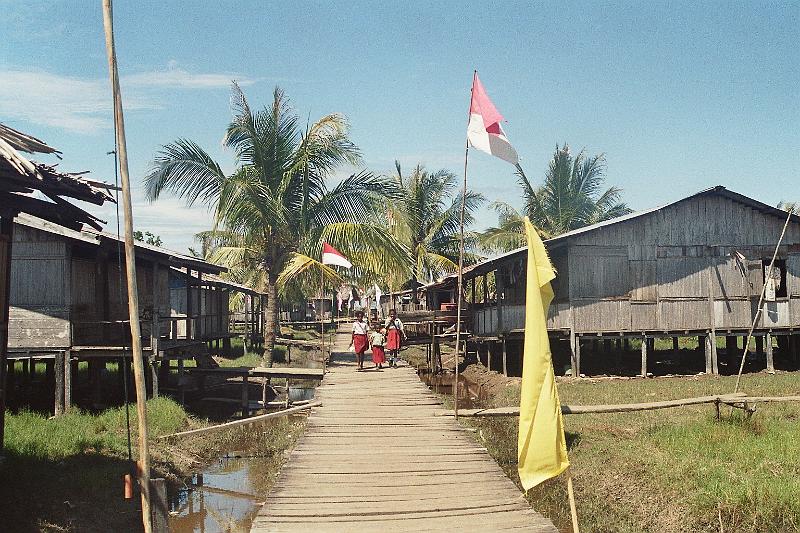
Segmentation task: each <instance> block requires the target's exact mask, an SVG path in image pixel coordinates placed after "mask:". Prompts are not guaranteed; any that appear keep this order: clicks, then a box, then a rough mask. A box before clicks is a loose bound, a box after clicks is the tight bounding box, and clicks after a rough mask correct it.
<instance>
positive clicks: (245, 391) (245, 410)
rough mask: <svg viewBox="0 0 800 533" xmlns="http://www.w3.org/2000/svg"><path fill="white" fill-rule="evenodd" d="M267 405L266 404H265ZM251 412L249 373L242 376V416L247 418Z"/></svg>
mask: <svg viewBox="0 0 800 533" xmlns="http://www.w3.org/2000/svg"><path fill="white" fill-rule="evenodd" d="M265 407H266V406H265ZM249 414H250V384H249V382H248V375H247V374H245V375H244V376H242V418H247V416H248V415H249Z"/></svg>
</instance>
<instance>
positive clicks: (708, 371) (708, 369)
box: [703, 335, 713, 374]
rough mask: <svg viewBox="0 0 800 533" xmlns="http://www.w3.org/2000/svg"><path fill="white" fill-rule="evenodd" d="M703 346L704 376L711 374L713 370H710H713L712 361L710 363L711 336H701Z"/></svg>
mask: <svg viewBox="0 0 800 533" xmlns="http://www.w3.org/2000/svg"><path fill="white" fill-rule="evenodd" d="M703 346H704V352H705V355H706V374H712V373H713V370H712V369H713V367H712V364H713V361H712V356H711V335H704V336H703Z"/></svg>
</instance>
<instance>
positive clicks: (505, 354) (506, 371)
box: [501, 337, 508, 376]
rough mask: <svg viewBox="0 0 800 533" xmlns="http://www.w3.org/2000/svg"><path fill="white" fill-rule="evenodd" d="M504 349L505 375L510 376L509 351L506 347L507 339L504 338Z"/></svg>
mask: <svg viewBox="0 0 800 533" xmlns="http://www.w3.org/2000/svg"><path fill="white" fill-rule="evenodd" d="M501 343H502V349H503V375H504V376H508V349H507V347H506V339H505V337H503V340H502V341H501Z"/></svg>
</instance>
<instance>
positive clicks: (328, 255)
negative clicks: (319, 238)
mask: <svg viewBox="0 0 800 533" xmlns="http://www.w3.org/2000/svg"><path fill="white" fill-rule="evenodd" d="M322 264H323V265H337V266H340V267H344V268H352V267H353V263H351V262H350V261H348V260H347V258H346V257H345V256H343V255H342V252H340V251H339V250H337V249H336V248H334V247H333V246H331V245H330V244H328V243H327V242H324V243H322Z"/></svg>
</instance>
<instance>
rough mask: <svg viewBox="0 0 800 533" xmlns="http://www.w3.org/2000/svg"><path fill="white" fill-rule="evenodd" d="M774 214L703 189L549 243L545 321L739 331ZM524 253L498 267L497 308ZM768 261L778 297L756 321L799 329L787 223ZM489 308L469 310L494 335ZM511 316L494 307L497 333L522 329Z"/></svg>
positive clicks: (747, 317) (608, 328) (796, 276)
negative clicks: (781, 287)
mask: <svg viewBox="0 0 800 533" xmlns="http://www.w3.org/2000/svg"><path fill="white" fill-rule="evenodd" d="M784 220H785V219H784V218H782V217H781V216H775V215H772V214H764V213H761V212H759V211H757V210H755V209H753V208H752V207H750V206H747V205H744V204H741V203H739V202H736V201H734V200H732V199H729V198H727V197H725V196H724V195H722V194H715V193H710V194H706V195H702V196H698V197H694V198H691V199H688V200H686V201H683V202H679V203H677V204H675V205H672V206H669V207H667V208H664V209H662V210H659V211H656V212H653V213H652V214H647V215H643V216H640V217H636V218H633V219H630V220H627V221H623V222H619V223H617V224H612V225H609V226H605V227H602V228H599V229H596V230H594V231H588V232H586V233H583V234H579V235H576V236H574V237H570V238H568V240H567V241H566V242H564V241H561V242H559V243H558V245H557V246H556V247H552V245H551V249H550V254H551V260H552V261H553V264H554V266H555V267H556V270H557V272H558V277H557V279H556V282H554V284H553V287H554V291H555V299H554V302H553V305H552V306H551V308H550V316H549V317H548V327H549V328H551V329H560V330H565V329H570V328H572V329H574V331H575V332H577V333H589V334H590V333H611V332H620V333H636V332H644V331H681V330H684V331H685V330H695V331H697V330H706V329H709V328H711V327H712V324H713V326H714V327H715V328H716V329H722V330H725V329H736V330H742V329H747V328H748V327H749V326H750V324H751V322H752V319H753V317H754V316H755V311H756V303H757V299H758V295H759V294H760V293H761V290H762V288H763V283H764V281H763V279H764V274H763V270H762V269H763V267H764V265H768V264H769V260H770V259H771V257H772V253H773V251H774V247H775V243H776V241H777V239H778V237H779V235H780V233H781V229H782V227H783V223H784ZM737 251H738V252H739V253H741V254H743V255H744V257H745V260H744V261H743V262H742V261H737V260H736V259H735V257H734V256H735V252H737ZM525 259H526V256H525V254H520V255H518V256H514V257H512V258H509V261H506V262H504V263H503V264H501V265H500V266H499V269H498V272H499V273H502V274H499V278H498V279H500V277H502V278H503V279H505V280H506V289H505V298H504V300H503V305H504V307H505V306H510V307H513V306H515V305H517V304H519V303H521V302H524V287H525V284H524V282H523V283H516V281H518V280H519V276H516V279H515V277H514V272H516V271H518V270H519V268H520V266H519V265H517V264H515V263H520V262H523V264H524V261H525ZM778 259H779V260H784V261H785V269H784V270H785V278H786V279H785V282H786V288H787V297H785V298H778V301H776V302H770V303H769V304H768V305H767V307H766V312H765V313H764V317H763V319H762V320H761V321H760V323H759V324H758V327H759V328H780V327H793V326H800V224H797V223H790V225H789V228H788V230H787V233H786V236H785V237H784V241H783V245H782V246H781V248H780V249H779V254H778ZM520 296H522V298H521V299H520ZM492 312H493V311H491V310H487V309H481V310H476V311H475V313H476V316H475V319H476V327H475V332H476V333H478V334H493V333H495V331H496V330H495V331H492V330H490V329H488V328H491V327H495V328H496V326H497V317H496V316H495V315H492V314H491V313H492ZM512 316H516V315H515V314H513V313H510V312H506V311H505V309H504V312H503V320H502V326H503V327H502V331H510V330H513V329H518V328H521V327H523V326H524V322H521V321H520V320H519V319H512Z"/></svg>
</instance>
